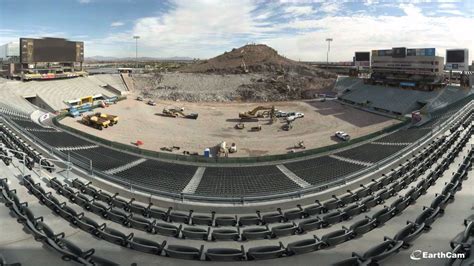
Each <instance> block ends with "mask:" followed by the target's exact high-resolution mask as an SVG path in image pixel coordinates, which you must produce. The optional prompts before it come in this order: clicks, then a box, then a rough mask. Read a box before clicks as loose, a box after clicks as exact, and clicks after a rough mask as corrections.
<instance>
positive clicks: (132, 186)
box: [4, 101, 474, 203]
mask: <svg viewBox="0 0 474 266" xmlns="http://www.w3.org/2000/svg"><path fill="white" fill-rule="evenodd" d="M473 105H474V101H471V102H469V103H467V104H466V105H465V106H464V107H462V108H461V109H459V110H458V111H456V113H455V114H454V115H452V116H451V119H446V120H445V121H443V122H442V123H441V124H440V125H438V126H436V128H433V129H432V130H431V131H430V133H429V134H427V135H425V136H423V137H422V138H421V139H419V140H417V141H416V142H415V143H413V144H411V145H408V146H407V147H405V148H403V149H402V150H400V151H398V152H396V153H394V154H392V155H390V156H388V157H386V158H384V159H382V160H381V161H378V162H377V163H375V164H374V165H372V166H370V167H367V168H365V169H362V170H360V171H357V172H353V173H350V174H348V175H346V176H343V177H341V178H338V179H336V180H334V181H331V182H328V183H324V184H321V185H317V186H311V187H308V188H304V189H298V190H295V191H289V192H283V193H278V194H268V195H259V196H244V197H214V196H203V195H195V194H188V193H174V192H169V191H161V190H157V189H152V188H149V187H144V186H142V185H140V184H137V183H134V182H132V181H131V180H126V179H124V178H118V177H116V176H113V175H110V174H106V173H104V172H103V171H100V170H96V169H94V167H93V162H92V160H90V159H88V158H86V157H84V156H82V155H80V157H82V159H81V158H80V157H76V156H71V153H72V154H77V153H74V152H68V153H65V152H63V151H60V150H58V149H56V148H55V147H52V146H51V145H49V144H47V143H45V142H44V141H42V140H41V139H39V138H37V137H36V136H35V135H33V134H31V133H30V132H28V131H26V130H19V131H21V132H23V133H24V134H25V135H26V136H27V137H29V138H30V140H31V141H33V142H35V143H37V144H38V145H40V146H42V147H43V148H46V149H47V150H48V151H49V152H50V153H51V155H55V156H57V157H59V158H61V159H63V160H66V161H65V162H64V163H65V164H68V163H72V164H73V165H75V166H77V167H79V168H81V169H82V170H85V171H87V173H88V174H90V175H91V176H96V177H99V178H102V179H104V180H107V181H111V182H113V183H116V184H119V185H121V186H123V187H124V188H125V189H128V190H130V191H131V192H133V191H140V192H145V193H150V197H152V196H164V197H168V198H172V199H177V200H181V201H206V202H220V203H245V202H256V201H259V202H262V201H268V200H278V199H292V198H301V197H303V196H305V195H308V194H313V193H316V192H321V191H324V190H326V189H328V188H333V187H337V186H343V185H345V184H347V183H348V182H350V181H352V180H354V179H356V178H357V177H361V176H362V175H364V174H367V173H369V172H372V171H374V170H378V169H379V168H380V167H381V166H383V165H385V164H387V163H389V162H391V161H393V160H394V159H396V158H400V157H406V156H408V155H410V154H412V152H413V151H414V150H417V149H418V148H420V147H421V146H422V145H424V144H425V143H426V142H427V141H428V140H430V139H432V137H433V136H434V135H436V134H437V133H439V132H441V131H443V130H445V129H446V128H447V127H448V126H449V125H452V124H454V123H456V122H457V121H458V120H459V119H460V117H461V116H463V115H464V114H465V113H466V111H467V110H470V109H471V108H472V107H473ZM4 119H5V120H7V121H9V122H11V123H9V124H12V123H13V124H14V125H16V123H15V122H14V121H11V120H10V119H9V118H8V117H4ZM17 130H18V127H17ZM410 150H411V151H412V152H410ZM77 155H79V154H77Z"/></svg>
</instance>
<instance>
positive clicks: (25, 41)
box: [0, 37, 85, 80]
mask: <svg viewBox="0 0 474 266" xmlns="http://www.w3.org/2000/svg"><path fill="white" fill-rule="evenodd" d="M0 58H1V61H2V71H1V72H0V75H1V76H4V77H6V78H11V79H21V80H42V79H57V78H69V77H77V76H83V75H84V74H85V72H83V67H82V64H83V62H84V42H79V41H69V40H66V39H62V38H50V37H46V38H42V39H34V38H20V39H19V42H18V43H15V42H12V43H8V44H5V45H3V46H1V47H0Z"/></svg>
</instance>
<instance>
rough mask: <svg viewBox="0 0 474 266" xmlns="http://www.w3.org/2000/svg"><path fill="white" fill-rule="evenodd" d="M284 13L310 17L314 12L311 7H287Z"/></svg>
mask: <svg viewBox="0 0 474 266" xmlns="http://www.w3.org/2000/svg"><path fill="white" fill-rule="evenodd" d="M285 12H286V13H289V14H290V15H292V16H305V15H311V14H313V13H314V12H315V11H314V10H313V7H312V6H289V7H286V8H285Z"/></svg>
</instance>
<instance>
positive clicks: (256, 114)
mask: <svg viewBox="0 0 474 266" xmlns="http://www.w3.org/2000/svg"><path fill="white" fill-rule="evenodd" d="M275 114H276V110H275V106H273V105H272V106H257V107H255V108H254V109H253V110H251V111H248V112H243V113H239V118H241V119H255V118H261V117H271V118H272V119H273V118H274V117H275Z"/></svg>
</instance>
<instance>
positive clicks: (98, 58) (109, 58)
mask: <svg viewBox="0 0 474 266" xmlns="http://www.w3.org/2000/svg"><path fill="white" fill-rule="evenodd" d="M193 59H194V58H191V57H186V56H173V57H138V61H140V62H145V61H191V60H193ZM135 60H136V59H135V57H113V56H91V57H86V58H84V61H86V62H97V61H108V62H110V61H120V62H123V61H135Z"/></svg>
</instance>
